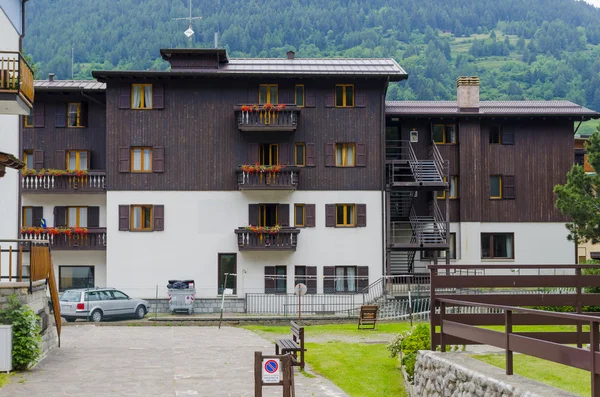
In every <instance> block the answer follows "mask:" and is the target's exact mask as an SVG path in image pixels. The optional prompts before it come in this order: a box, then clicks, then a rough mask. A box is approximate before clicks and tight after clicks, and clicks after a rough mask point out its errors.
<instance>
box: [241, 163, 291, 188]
mask: <svg viewBox="0 0 600 397" xmlns="http://www.w3.org/2000/svg"><path fill="white" fill-rule="evenodd" d="M236 174H237V181H238V188H239V189H240V190H296V188H297V187H298V178H299V176H300V168H298V167H287V166H286V167H285V168H283V169H282V170H280V171H278V172H269V171H267V172H248V171H244V170H243V169H242V167H239V168H238V169H237V170H236Z"/></svg>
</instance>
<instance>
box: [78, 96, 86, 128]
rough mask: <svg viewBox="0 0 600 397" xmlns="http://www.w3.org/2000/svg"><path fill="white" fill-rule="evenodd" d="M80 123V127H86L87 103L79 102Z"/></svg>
mask: <svg viewBox="0 0 600 397" xmlns="http://www.w3.org/2000/svg"><path fill="white" fill-rule="evenodd" d="M80 117H81V118H80V120H79V121H80V123H81V126H82V127H87V126H88V103H87V102H81V115H80Z"/></svg>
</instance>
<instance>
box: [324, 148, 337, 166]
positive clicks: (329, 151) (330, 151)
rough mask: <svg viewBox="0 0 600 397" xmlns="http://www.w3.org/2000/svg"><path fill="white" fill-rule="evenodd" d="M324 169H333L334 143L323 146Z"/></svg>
mask: <svg viewBox="0 0 600 397" xmlns="http://www.w3.org/2000/svg"><path fill="white" fill-rule="evenodd" d="M325 167H335V143H328V144H326V145H325Z"/></svg>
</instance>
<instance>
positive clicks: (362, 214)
mask: <svg viewBox="0 0 600 397" xmlns="http://www.w3.org/2000/svg"><path fill="white" fill-rule="evenodd" d="M356 226H357V227H366V226H367V205H366V204H356Z"/></svg>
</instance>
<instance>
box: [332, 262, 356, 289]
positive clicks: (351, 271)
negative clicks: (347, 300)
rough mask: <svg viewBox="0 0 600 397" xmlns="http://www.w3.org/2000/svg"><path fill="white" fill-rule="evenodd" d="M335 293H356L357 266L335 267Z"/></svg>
mask: <svg viewBox="0 0 600 397" xmlns="http://www.w3.org/2000/svg"><path fill="white" fill-rule="evenodd" d="M335 292H356V266H336V267H335Z"/></svg>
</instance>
